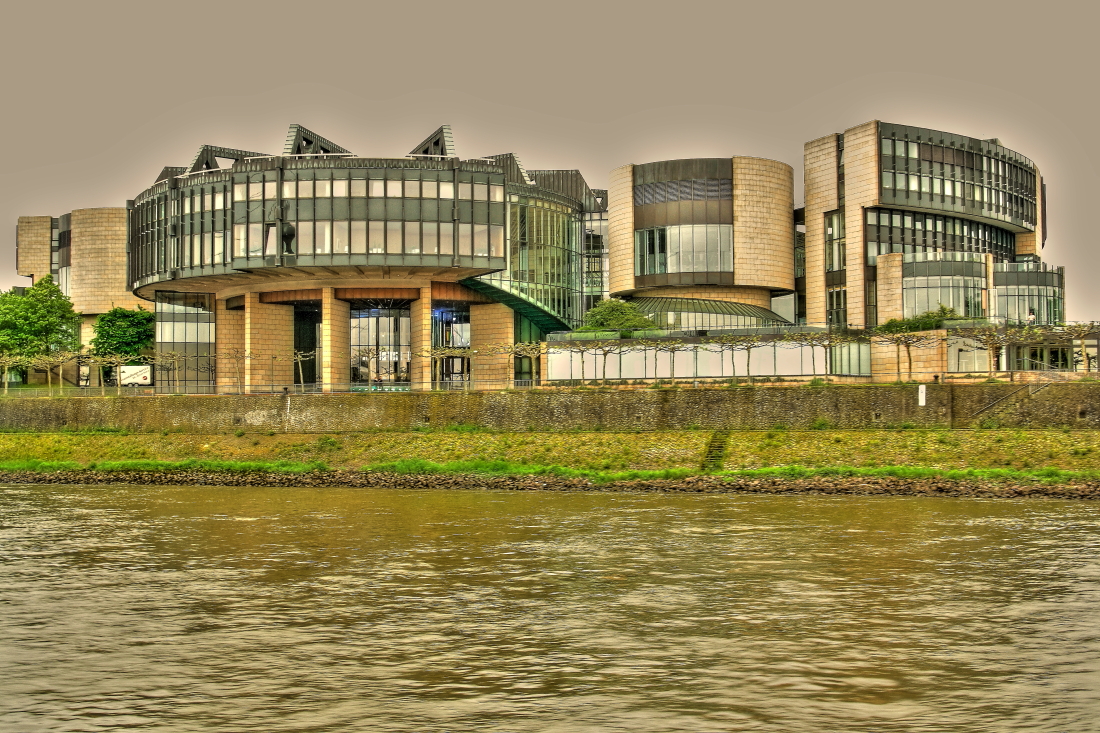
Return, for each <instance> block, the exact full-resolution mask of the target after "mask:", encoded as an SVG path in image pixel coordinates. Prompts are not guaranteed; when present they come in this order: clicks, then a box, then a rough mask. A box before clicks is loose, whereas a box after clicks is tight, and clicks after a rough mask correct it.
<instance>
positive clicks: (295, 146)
mask: <svg viewBox="0 0 1100 733" xmlns="http://www.w3.org/2000/svg"><path fill="white" fill-rule="evenodd" d="M326 153H351V151H350V150H348V149H347V148H342V147H340V146H339V145H337V144H336V143H334V142H332V141H331V140H326V139H325V138H323V137H321V136H320V135H318V134H317V133H315V132H314V131H313V130H310V129H307V128H305V127H302V126H301V125H291V126H290V129H289V130H288V131H287V133H286V145H284V146H283V155H324V154H326Z"/></svg>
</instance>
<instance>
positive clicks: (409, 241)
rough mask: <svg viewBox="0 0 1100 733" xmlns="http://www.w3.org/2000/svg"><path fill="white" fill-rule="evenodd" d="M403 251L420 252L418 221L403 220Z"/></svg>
mask: <svg viewBox="0 0 1100 733" xmlns="http://www.w3.org/2000/svg"><path fill="white" fill-rule="evenodd" d="M406 183H408V181H406ZM405 253H406V254H411V255H416V254H420V222H418V221H407V222H405Z"/></svg>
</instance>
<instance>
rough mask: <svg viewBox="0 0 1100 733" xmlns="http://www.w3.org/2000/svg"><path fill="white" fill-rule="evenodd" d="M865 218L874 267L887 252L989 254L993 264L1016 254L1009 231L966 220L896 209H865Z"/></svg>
mask: <svg viewBox="0 0 1100 733" xmlns="http://www.w3.org/2000/svg"><path fill="white" fill-rule="evenodd" d="M865 216H866V225H865V226H864V228H863V232H864V241H865V242H866V248H867V264H868V265H874V264H876V262H877V261H878V255H880V254H888V253H890V252H902V253H905V254H920V253H932V252H976V253H980V254H985V253H990V254H992V255H993V259H994V261H996V262H1004V261H1006V260H1010V259H1012V257H1013V256H1014V255H1015V253H1016V236H1015V235H1014V234H1013V233H1012V232H1009V231H1006V230H1004V229H1001V228H999V227H995V226H990V225H988V224H980V223H978V222H974V221H970V220H968V219H960V218H958V217H955V216H940V215H933V214H921V213H916V212H912V211H899V210H897V209H868V210H867V212H866V214H865Z"/></svg>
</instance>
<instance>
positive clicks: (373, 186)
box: [367, 178, 386, 199]
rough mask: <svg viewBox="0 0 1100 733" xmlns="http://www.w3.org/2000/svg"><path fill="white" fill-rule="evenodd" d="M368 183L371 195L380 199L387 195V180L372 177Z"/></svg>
mask: <svg viewBox="0 0 1100 733" xmlns="http://www.w3.org/2000/svg"><path fill="white" fill-rule="evenodd" d="M367 184H368V186H367V187H368V189H369V192H370V195H371V197H373V198H376V199H380V198H382V197H383V196H385V195H386V182H385V181H383V180H382V179H381V178H372V179H370V180H369V181H368V182H367Z"/></svg>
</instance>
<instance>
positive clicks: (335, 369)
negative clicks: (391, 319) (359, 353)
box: [291, 288, 351, 392]
mask: <svg viewBox="0 0 1100 733" xmlns="http://www.w3.org/2000/svg"><path fill="white" fill-rule="evenodd" d="M291 338H292V339H293V336H291ZM291 345H292V346H293V342H292V344H291ZM321 382H322V386H321V390H322V391H324V392H332V391H333V390H334V389H335V390H342V389H347V385H348V384H349V383H350V382H351V305H350V304H349V303H347V302H346V301H343V300H337V299H336V290H335V289H334V288H323V289H322V290H321Z"/></svg>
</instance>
